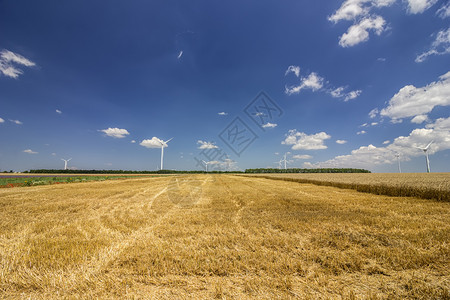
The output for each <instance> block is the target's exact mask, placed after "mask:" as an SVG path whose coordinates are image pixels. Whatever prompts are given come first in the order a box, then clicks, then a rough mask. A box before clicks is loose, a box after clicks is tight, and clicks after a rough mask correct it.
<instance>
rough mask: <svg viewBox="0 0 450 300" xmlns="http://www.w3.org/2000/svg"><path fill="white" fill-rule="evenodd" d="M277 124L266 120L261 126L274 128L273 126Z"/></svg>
mask: <svg viewBox="0 0 450 300" xmlns="http://www.w3.org/2000/svg"><path fill="white" fill-rule="evenodd" d="M277 126H278V124H274V123H270V122H267V123H266V124H264V125H263V126H262V127H263V128H275V127H277Z"/></svg>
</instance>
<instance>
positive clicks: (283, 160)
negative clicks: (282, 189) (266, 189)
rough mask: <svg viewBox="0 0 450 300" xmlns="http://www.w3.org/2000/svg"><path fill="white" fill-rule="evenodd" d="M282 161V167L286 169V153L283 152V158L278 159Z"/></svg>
mask: <svg viewBox="0 0 450 300" xmlns="http://www.w3.org/2000/svg"><path fill="white" fill-rule="evenodd" d="M282 162H284V169H285V170H286V169H287V166H286V164H287V160H286V153H285V154H284V156H283V159H281V160H280V163H282Z"/></svg>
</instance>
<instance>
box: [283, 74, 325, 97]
mask: <svg viewBox="0 0 450 300" xmlns="http://www.w3.org/2000/svg"><path fill="white" fill-rule="evenodd" d="M323 83H324V79H323V77H320V76H319V75H318V74H317V73H315V72H312V73H311V74H309V75H308V76H306V77H301V78H300V84H298V85H294V86H290V87H286V89H285V92H286V94H288V95H292V94H298V93H300V91H301V90H303V89H310V90H312V91H313V92H315V91H317V90H320V89H321V88H322V87H323Z"/></svg>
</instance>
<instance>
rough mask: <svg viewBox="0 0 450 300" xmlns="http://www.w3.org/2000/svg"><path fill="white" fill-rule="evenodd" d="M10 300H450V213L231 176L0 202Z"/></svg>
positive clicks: (18, 193) (102, 185) (24, 192)
mask: <svg viewBox="0 0 450 300" xmlns="http://www.w3.org/2000/svg"><path fill="white" fill-rule="evenodd" d="M0 208H1V209H0V293H1V294H0V295H1V297H2V298H11V299H17V298H33V299H40V298H56V297H58V298H59V297H61V298H65V297H67V298H155V299H159V298H164V299H167V298H175V299H183V298H208V299H209V298H219V299H220V298H223V299H225V298H238V299H246V298H255V299H271V298H281V299H284V298H302V299H303V298H310V299H330V298H335V299H341V298H344V299H348V298H349V299H353V298H367V299H384V298H389V299H404V298H414V299H417V298H423V299H449V298H450V292H449V290H450V257H449V254H450V244H449V242H450V241H449V237H450V203H448V202H442V201H435V200H424V199H419V198H406V197H405V198H401V197H392V196H379V195H374V194H368V193H360V192H357V191H354V190H346V189H339V188H335V187H329V186H317V185H312V184H303V183H298V182H288V181H280V180H270V179H265V178H257V177H251V178H250V177H243V176H233V175H180V176H168V177H156V178H145V179H143V178H136V179H127V180H120V181H103V182H88V183H73V184H66V185H52V186H36V187H28V188H27V187H23V188H13V189H2V190H0Z"/></svg>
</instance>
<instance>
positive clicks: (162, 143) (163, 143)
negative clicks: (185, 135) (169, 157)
mask: <svg viewBox="0 0 450 300" xmlns="http://www.w3.org/2000/svg"><path fill="white" fill-rule="evenodd" d="M172 139H173V138H170V139H168V140H167V141H163V140H159V142H160V143H161V170H163V161H164V147H169V146H167V143H168V142H170V141H171V140H172Z"/></svg>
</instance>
